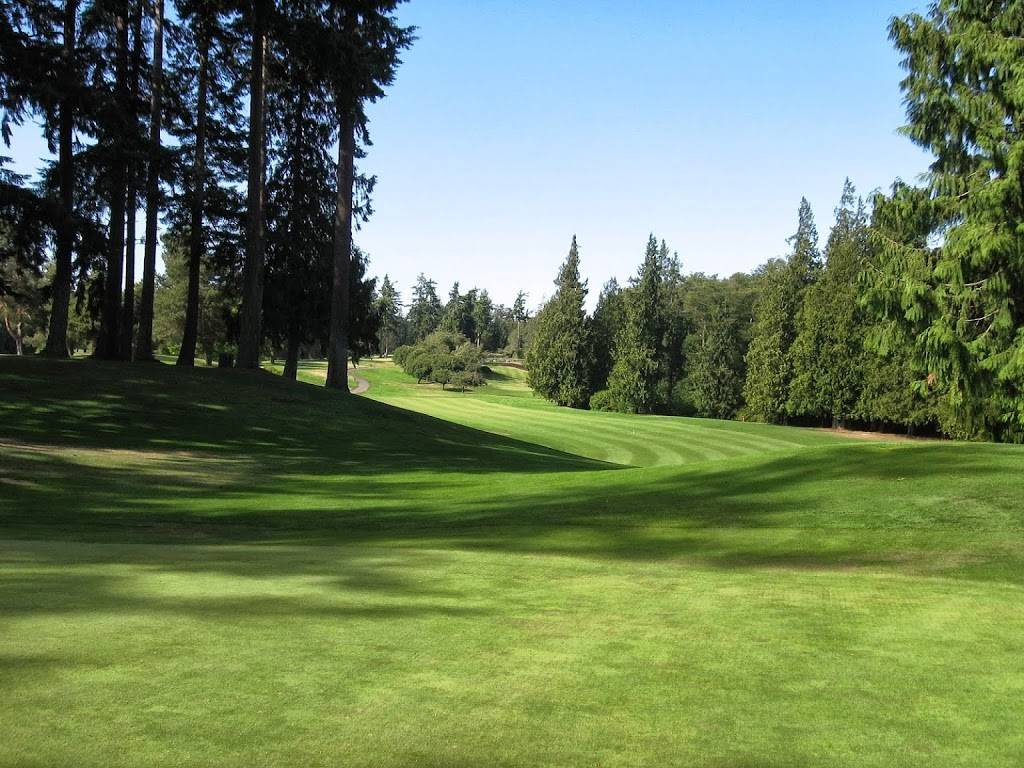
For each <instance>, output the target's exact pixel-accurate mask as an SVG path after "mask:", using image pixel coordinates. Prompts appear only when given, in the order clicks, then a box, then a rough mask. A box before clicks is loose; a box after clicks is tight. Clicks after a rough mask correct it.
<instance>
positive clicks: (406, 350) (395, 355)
mask: <svg viewBox="0 0 1024 768" xmlns="http://www.w3.org/2000/svg"><path fill="white" fill-rule="evenodd" d="M414 349H415V347H411V346H409V345H408V344H403V345H402V346H400V347H396V348H395V351H394V352H392V353H391V359H392V360H394V361H395V365H397V366H398V367H399V368H405V360H406V358H407V357H409V354H410V353H411V352H412V351H413V350H414Z"/></svg>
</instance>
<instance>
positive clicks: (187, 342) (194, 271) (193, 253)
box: [178, 22, 210, 368]
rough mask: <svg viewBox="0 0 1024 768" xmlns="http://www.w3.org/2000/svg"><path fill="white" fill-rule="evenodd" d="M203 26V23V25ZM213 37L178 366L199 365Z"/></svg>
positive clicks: (202, 64)
mask: <svg viewBox="0 0 1024 768" xmlns="http://www.w3.org/2000/svg"><path fill="white" fill-rule="evenodd" d="M200 23H202V22H200ZM209 53H210V37H209V34H207V31H206V30H203V31H202V32H201V33H200V42H199V99H198V104H197V109H196V150H195V152H196V154H195V168H194V173H193V177H192V210H191V214H190V217H191V220H190V222H189V253H188V296H187V299H186V303H185V331H184V334H183V335H182V339H181V351H180V352H179V354H178V365H183V366H186V367H188V368H191V367H192V366H193V365H194V364H195V357H196V339H197V337H198V335H199V271H200V269H199V268H200V265H201V261H202V257H203V202H204V193H205V190H206V111H207V89H208V78H209V71H208V67H209V63H208V59H209Z"/></svg>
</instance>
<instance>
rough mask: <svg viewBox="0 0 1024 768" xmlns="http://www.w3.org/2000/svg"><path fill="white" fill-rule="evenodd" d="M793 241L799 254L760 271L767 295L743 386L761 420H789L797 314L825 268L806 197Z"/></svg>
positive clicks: (749, 411)
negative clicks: (822, 264)
mask: <svg viewBox="0 0 1024 768" xmlns="http://www.w3.org/2000/svg"><path fill="white" fill-rule="evenodd" d="M790 242H791V243H793V252H792V254H791V255H790V257H789V260H788V261H785V262H783V261H779V260H773V261H771V262H769V263H768V264H767V265H765V267H763V268H762V270H761V271H760V273H759V280H760V283H761V286H762V287H761V295H760V298H759V299H758V301H757V305H756V307H755V316H754V327H753V331H752V335H751V340H750V347H749V349H748V351H747V360H746V364H747V377H746V382H745V383H744V387H743V398H744V400H745V401H746V405H747V414H748V415H749V416H750V417H751V418H754V419H757V420H758V421H769V422H774V421H783V420H784V419H785V416H786V413H787V403H788V400H789V388H790V382H791V379H792V368H791V361H790V347H791V346H792V344H793V341H794V339H795V338H796V328H797V315H798V312H799V311H800V309H801V307H802V305H803V297H804V292H805V291H806V289H807V286H808V285H810V284H811V283H812V282H813V281H814V279H815V277H816V275H817V273H818V271H819V269H820V256H819V254H818V246H817V242H818V232H817V229H816V228H815V226H814V216H813V214H812V213H811V206H810V204H809V203H808V202H807V200H806V199H803V200H801V201H800V213H799V224H798V226H797V231H796V234H795V235H794V236H793V237H792V238H791V239H790Z"/></svg>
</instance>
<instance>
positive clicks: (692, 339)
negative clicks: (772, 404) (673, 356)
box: [684, 276, 743, 419]
mask: <svg viewBox="0 0 1024 768" xmlns="http://www.w3.org/2000/svg"><path fill="white" fill-rule="evenodd" d="M693 281H694V282H698V283H700V286H701V287H700V288H698V289H692V290H691V291H690V293H689V298H690V302H689V310H690V313H691V314H692V316H693V317H694V326H693V330H692V332H691V333H690V334H689V335H687V337H686V360H687V368H686V378H685V381H684V390H685V392H686V398H687V400H688V402H689V403H690V404H692V406H693V408H694V410H695V411H696V413H697V415H698V416H705V417H710V418H715V419H729V418H732V417H733V416H734V415H735V414H736V412H737V411H738V410H739V408H740V405H741V403H742V389H743V347H742V341H741V338H740V326H739V322H740V318H739V316H738V315H737V312H736V310H737V309H738V308H739V307H738V306H736V305H735V304H734V302H733V301H731V299H734V298H735V297H734V296H733V295H730V287H731V286H730V284H729V283H726V282H724V281H720V280H716V279H713V278H706V277H704V276H697V277H695V278H693Z"/></svg>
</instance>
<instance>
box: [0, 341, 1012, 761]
mask: <svg viewBox="0 0 1024 768" xmlns="http://www.w3.org/2000/svg"><path fill="white" fill-rule="evenodd" d="M497 373H498V376H497V377H495V378H494V379H492V381H491V382H490V383H489V384H488V386H486V387H483V388H481V389H480V390H479V391H476V392H472V393H466V394H460V393H448V392H441V391H440V390H439V389H437V388H433V387H429V386H417V385H416V384H415V383H414V382H412V381H411V380H409V379H408V378H407V377H405V376H404V375H403V374H401V373H400V372H398V371H396V370H395V369H393V368H391V367H390V366H388V365H385V364H373V365H368V366H365V367H361V368H360V376H362V377H365V378H366V379H367V380H368V381H369V382H370V389H369V390H368V391H367V393H366V395H365V396H361V397H352V396H346V395H343V394H338V393H334V392H329V391H325V390H323V389H321V388H316V387H313V386H309V385H308V384H293V383H290V382H285V381H282V380H280V379H278V378H276V377H274V376H272V375H270V374H265V373H246V372H237V371H223V370H195V371H187V372H186V371H179V370H176V369H173V368H171V367H167V366H124V365H116V364H109V365H108V364H100V363H95V362H69V363H50V362H43V361H39V360H17V359H13V358H0V392H3V399H2V401H0V622H2V627H0V688H2V691H3V696H2V698H0V724H2V729H0V731H2V736H0V765H11V766H32V765H39V766H50V765H81V766H121V765H124V766H128V765H132V766H135V765H146V766H151V765H168V766H169V765H175V766H179V765H214V764H216V765H229V766H231V765H235V766H253V765H274V766H287V765H295V766H320V765H322V766H336V765H356V766H358V765H367V766H371V765H372V766H423V765H435V766H459V765H464V766H470V765H687V766H768V765H771V766H775V765H783V766H801V765H823V764H829V765H850V766H892V765H908V766H936V765H942V766H959V765H962V766H977V765H986V766H1017V765H1020V764H1021V762H1022V761H1024V731H1022V730H1021V729H1020V727H1019V726H1020V723H1021V722H1024V703H1022V702H1024V698H1022V696H1021V692H1022V691H1024V535H1022V534H1024V504H1022V501H1021V499H1022V498H1024V480H1022V477H1024V473H1022V470H1024V452H1022V451H1021V450H1020V449H1019V448H1015V447H1010V446H993V445H967V444H953V443H937V442H934V443H933V442H921V443H916V442H902V443H893V442H886V443H872V442H864V441H852V440H846V439H843V438H841V437H837V436H836V435H833V434H829V433H822V432H815V431H806V430H795V429H787V428H781V427H767V426H762V425H749V424H729V423H720V422H711V421H699V420H677V419H658V418H641V417H628V416H618V415H612V414H596V413H582V412H575V411H566V410H564V409H557V408H554V407H552V406H549V405H547V404H545V403H543V402H540V401H538V400H536V399H534V398H532V397H530V394H529V392H528V390H526V389H525V386H524V385H523V383H522V382H521V381H520V380H519V378H518V374H516V373H515V372H513V371H503V370H498V371H497ZM302 375H303V377H305V378H309V379H311V380H314V379H315V378H316V377H317V375H318V371H317V370H316V367H315V366H306V368H305V369H304V371H303V372H302Z"/></svg>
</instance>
